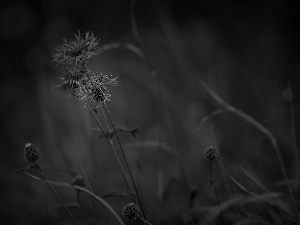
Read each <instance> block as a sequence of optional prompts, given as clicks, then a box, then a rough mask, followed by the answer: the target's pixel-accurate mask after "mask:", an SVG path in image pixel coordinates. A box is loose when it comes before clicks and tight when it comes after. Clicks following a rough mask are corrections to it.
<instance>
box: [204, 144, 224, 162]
mask: <svg viewBox="0 0 300 225" xmlns="http://www.w3.org/2000/svg"><path fill="white" fill-rule="evenodd" d="M204 158H205V159H206V160H207V161H210V162H215V161H217V160H218V159H219V158H221V156H220V152H219V150H218V149H217V148H215V147H214V146H210V147H208V148H207V149H205V151H204Z"/></svg>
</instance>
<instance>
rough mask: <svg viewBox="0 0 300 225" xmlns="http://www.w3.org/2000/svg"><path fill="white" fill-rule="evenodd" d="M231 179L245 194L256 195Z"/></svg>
mask: <svg viewBox="0 0 300 225" xmlns="http://www.w3.org/2000/svg"><path fill="white" fill-rule="evenodd" d="M229 178H230V179H231V180H232V181H233V182H234V183H235V184H236V185H237V186H238V187H239V188H240V189H242V190H243V191H244V192H246V193H248V194H250V195H254V194H255V193H253V192H251V191H248V190H247V188H245V187H244V186H243V185H241V184H240V183H239V182H237V181H236V180H235V179H234V178H233V177H231V176H229Z"/></svg>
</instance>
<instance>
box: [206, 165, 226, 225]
mask: <svg viewBox="0 0 300 225" xmlns="http://www.w3.org/2000/svg"><path fill="white" fill-rule="evenodd" d="M209 173H210V188H211V194H212V196H211V197H213V192H215V193H216V200H217V203H218V206H219V208H220V217H221V223H222V225H223V224H224V221H223V213H222V209H221V206H220V201H219V197H218V193H217V190H216V188H215V187H214V185H215V184H214V178H213V173H212V162H211V161H210V162H209ZM216 219H217V218H216Z"/></svg>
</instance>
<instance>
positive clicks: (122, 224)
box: [24, 172, 125, 225]
mask: <svg viewBox="0 0 300 225" xmlns="http://www.w3.org/2000/svg"><path fill="white" fill-rule="evenodd" d="M24 173H25V174H27V175H28V176H30V177H32V178H34V179H37V180H39V181H42V182H46V183H49V184H53V185H57V186H62V187H68V188H72V189H77V190H81V191H83V192H86V193H88V194H90V195H92V196H93V197H94V198H96V199H97V200H98V201H100V202H101V203H102V204H103V205H104V206H105V207H106V208H107V209H108V210H109V211H110V212H111V213H112V214H113V215H114V216H115V218H116V219H117V220H118V221H119V222H120V224H121V225H125V224H124V223H123V221H122V220H121V218H120V217H119V215H118V214H117V213H116V212H115V210H114V209H113V208H112V207H111V206H110V205H109V204H108V203H107V202H106V201H105V200H104V199H102V198H100V197H99V196H97V195H95V194H93V193H92V192H90V191H89V190H87V189H85V188H83V187H80V186H77V185H71V184H66V183H61V182H54V181H49V180H47V181H45V180H42V179H40V178H38V177H36V176H34V175H32V174H30V173H27V172H24Z"/></svg>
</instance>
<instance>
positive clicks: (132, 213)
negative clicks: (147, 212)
mask: <svg viewBox="0 0 300 225" xmlns="http://www.w3.org/2000/svg"><path fill="white" fill-rule="evenodd" d="M122 215H123V216H124V217H125V218H126V219H128V220H134V219H137V218H139V217H140V209H139V207H138V206H137V205H136V204H135V203H127V204H126V205H125V206H124V207H123V209H122Z"/></svg>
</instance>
